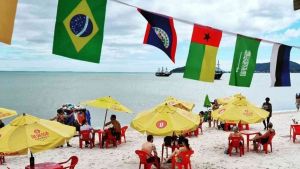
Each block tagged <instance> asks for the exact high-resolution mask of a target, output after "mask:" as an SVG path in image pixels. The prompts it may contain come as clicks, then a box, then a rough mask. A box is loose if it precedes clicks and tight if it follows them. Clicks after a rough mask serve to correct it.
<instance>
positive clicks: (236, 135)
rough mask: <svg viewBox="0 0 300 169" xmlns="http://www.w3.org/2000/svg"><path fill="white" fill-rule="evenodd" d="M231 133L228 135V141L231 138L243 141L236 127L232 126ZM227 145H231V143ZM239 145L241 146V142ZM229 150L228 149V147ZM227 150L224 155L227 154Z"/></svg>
mask: <svg viewBox="0 0 300 169" xmlns="http://www.w3.org/2000/svg"><path fill="white" fill-rule="evenodd" d="M232 131H233V133H230V134H229V136H228V139H230V138H231V137H239V138H241V139H242V140H244V137H243V136H242V134H241V133H240V132H239V128H238V127H237V126H233V127H232ZM229 144H232V143H231V142H230V143H229ZM240 145H241V146H242V145H243V142H242V141H241V142H240ZM228 148H229V147H228ZM228 148H227V149H226V150H225V154H228Z"/></svg>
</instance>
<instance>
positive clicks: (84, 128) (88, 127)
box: [80, 120, 94, 147]
mask: <svg viewBox="0 0 300 169" xmlns="http://www.w3.org/2000/svg"><path fill="white" fill-rule="evenodd" d="M82 124H83V125H82V126H80V131H86V130H93V127H92V126H90V125H89V124H88V123H87V121H86V120H83V121H82ZM93 137H94V135H93V131H92V132H91V133H90V138H93ZM88 144H90V143H89V142H88V141H86V142H85V147H88Z"/></svg>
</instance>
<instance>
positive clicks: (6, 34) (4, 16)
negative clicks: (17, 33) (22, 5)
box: [0, 0, 18, 44]
mask: <svg viewBox="0 0 300 169" xmlns="http://www.w3.org/2000/svg"><path fill="white" fill-rule="evenodd" d="M17 3H18V0H0V42H3V43H6V44H11V37H12V34H13V29H14V22H15V16H16V10H17Z"/></svg>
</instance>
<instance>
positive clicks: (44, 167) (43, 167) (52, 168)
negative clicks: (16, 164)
mask: <svg viewBox="0 0 300 169" xmlns="http://www.w3.org/2000/svg"><path fill="white" fill-rule="evenodd" d="M63 168H64V167H63V166H62V165H60V164H58V163H53V162H45V163H38V164H35V165H34V167H30V166H29V165H28V166H26V167H25V169H63Z"/></svg>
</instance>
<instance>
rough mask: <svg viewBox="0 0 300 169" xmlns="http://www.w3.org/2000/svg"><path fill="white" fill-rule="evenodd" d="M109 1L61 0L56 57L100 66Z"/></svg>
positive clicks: (55, 36)
mask: <svg viewBox="0 0 300 169" xmlns="http://www.w3.org/2000/svg"><path fill="white" fill-rule="evenodd" d="M106 2H107V0H59V1H58V7H57V16H56V24H55V32H54V42H53V54H57V55H62V56H65V57H68V58H72V59H78V60H84V61H88V62H94V63H99V61H100V55H101V47H102V42H103V32H104V21H105V10H106Z"/></svg>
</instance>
